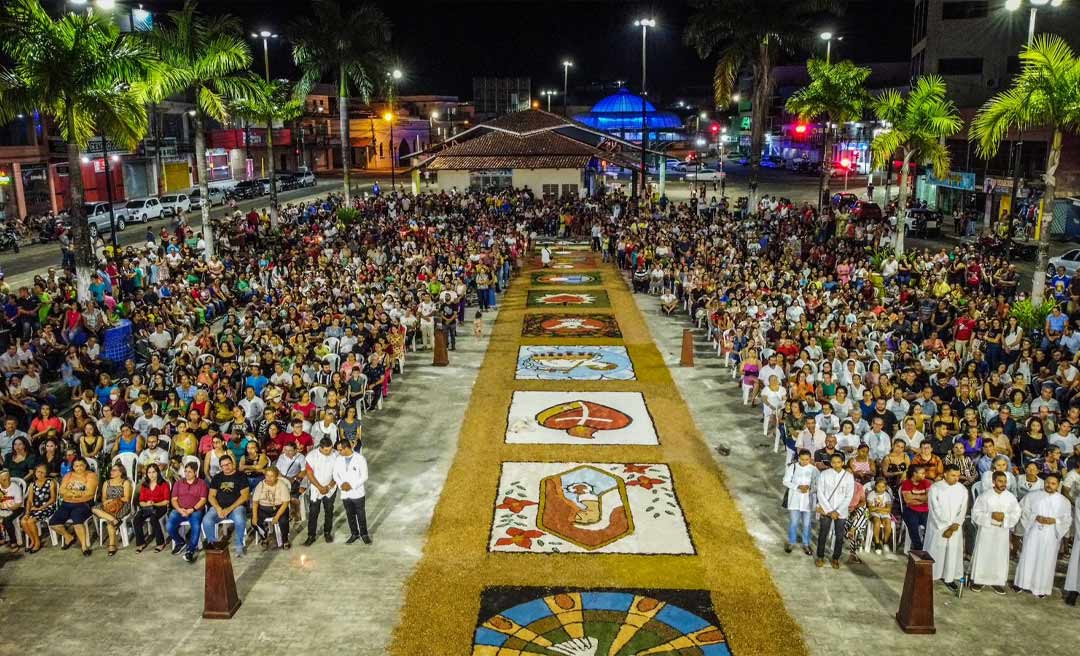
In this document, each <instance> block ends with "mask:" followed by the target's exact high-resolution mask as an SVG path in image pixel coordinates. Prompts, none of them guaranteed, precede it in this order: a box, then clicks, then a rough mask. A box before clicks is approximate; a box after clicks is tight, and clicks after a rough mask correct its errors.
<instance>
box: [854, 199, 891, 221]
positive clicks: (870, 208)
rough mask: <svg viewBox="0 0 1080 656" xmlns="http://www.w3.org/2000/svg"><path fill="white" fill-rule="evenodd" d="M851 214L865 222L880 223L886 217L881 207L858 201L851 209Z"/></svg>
mask: <svg viewBox="0 0 1080 656" xmlns="http://www.w3.org/2000/svg"><path fill="white" fill-rule="evenodd" d="M851 213H852V215H854V216H857V217H859V218H860V219H863V220H864V221H880V220H881V219H882V218H883V216H884V215H883V214H882V212H881V206H880V205H878V204H877V203H871V202H870V201H865V200H860V201H857V202H856V203H855V206H854V207H852V208H851Z"/></svg>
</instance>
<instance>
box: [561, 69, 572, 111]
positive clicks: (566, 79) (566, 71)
mask: <svg viewBox="0 0 1080 656" xmlns="http://www.w3.org/2000/svg"><path fill="white" fill-rule="evenodd" d="M573 65H574V62H572V61H570V60H569V59H564V60H563V63H562V114H563V116H567V113H566V98H567V93H566V90H567V83H568V82H569V80H570V67H571V66H573Z"/></svg>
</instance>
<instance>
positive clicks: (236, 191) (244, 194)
mask: <svg viewBox="0 0 1080 656" xmlns="http://www.w3.org/2000/svg"><path fill="white" fill-rule="evenodd" d="M264 193H266V192H264V191H263V185H262V182H261V181H259V180H241V181H240V182H237V183H236V185H234V186H233V188H232V189H230V190H228V191H227V192H225V197H226V198H235V199H236V200H245V199H248V198H258V197H259V196H262V195H263V194H264Z"/></svg>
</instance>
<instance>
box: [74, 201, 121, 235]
mask: <svg viewBox="0 0 1080 656" xmlns="http://www.w3.org/2000/svg"><path fill="white" fill-rule="evenodd" d="M83 211H84V212H86V223H87V225H88V226H89V230H90V238H91V239H96V238H97V236H98V234H99V233H104V232H112V220H113V219H112V218H111V217H110V216H109V204H108V203H86V204H84V205H83ZM113 216H114V217H116V230H117V232H123V231H124V228H126V227H127V216H128V214H127V203H113Z"/></svg>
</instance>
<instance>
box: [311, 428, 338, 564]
mask: <svg viewBox="0 0 1080 656" xmlns="http://www.w3.org/2000/svg"><path fill="white" fill-rule="evenodd" d="M337 457H338V454H337V452H336V451H334V443H333V442H331V441H330V438H329V437H324V438H322V440H320V441H319V448H317V449H312V450H311V451H309V452H308V454H307V479H308V481H310V482H311V487H310V488H308V493H309V495H310V497H311V503H310V504H309V505H308V519H307V522H308V536H307V540H305V541H304V546H305V547H310V546H311V545H312V544H314V543H315V532H316V529H317V527H318V525H319V511H320V510H325V511H326V519H325V520H324V522H323V539H325V540H326V541H327V542H333V541H334V537H333V535H332V532H333V529H334V501H335V500H337V483H335V482H334V463H335V462H336V460H337Z"/></svg>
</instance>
